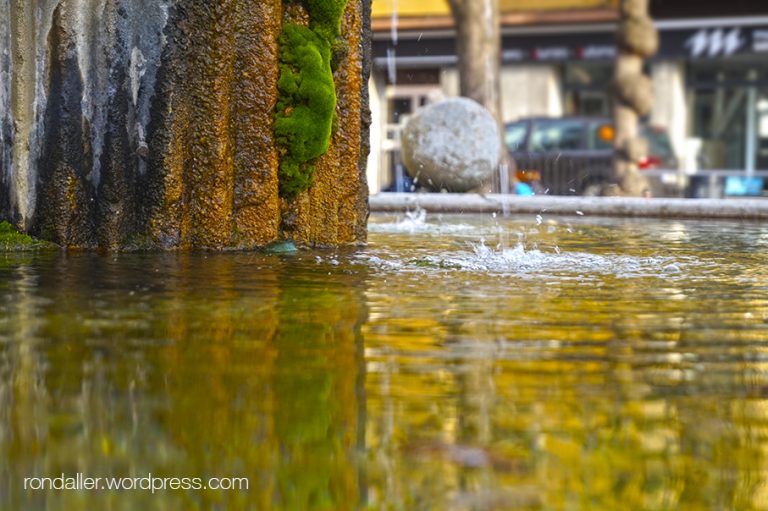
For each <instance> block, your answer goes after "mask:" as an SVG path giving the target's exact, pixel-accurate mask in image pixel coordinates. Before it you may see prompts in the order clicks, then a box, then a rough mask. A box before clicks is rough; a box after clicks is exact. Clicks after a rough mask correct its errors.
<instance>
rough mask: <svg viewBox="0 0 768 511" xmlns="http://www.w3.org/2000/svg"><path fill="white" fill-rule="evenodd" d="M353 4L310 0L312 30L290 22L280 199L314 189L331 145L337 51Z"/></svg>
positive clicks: (279, 122)
mask: <svg viewBox="0 0 768 511" xmlns="http://www.w3.org/2000/svg"><path fill="white" fill-rule="evenodd" d="M346 3H347V0H304V4H305V6H306V8H307V12H308V13H309V18H310V22H309V26H308V27H305V26H303V25H299V24H297V23H286V24H285V25H284V26H283V30H282V33H281V35H280V79H279V81H278V93H279V95H278V101H277V113H276V117H275V138H276V140H277V143H278V146H279V147H280V156H281V159H280V170H279V187H280V196H281V197H284V198H286V199H293V198H295V197H296V196H297V195H298V194H299V193H301V192H303V191H304V190H306V189H308V188H309V187H310V186H311V184H312V178H313V175H314V170H315V166H314V161H315V160H316V159H317V158H318V157H320V156H322V155H323V154H325V152H326V151H327V150H328V147H329V146H330V141H331V133H332V131H333V122H334V115H335V110H336V87H335V84H334V82H333V70H332V67H331V57H332V48H333V47H334V45H335V43H336V39H337V38H338V37H339V34H340V25H341V15H342V13H343V12H344V8H345V7H346Z"/></svg>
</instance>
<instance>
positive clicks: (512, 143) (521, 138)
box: [504, 122, 528, 151]
mask: <svg viewBox="0 0 768 511" xmlns="http://www.w3.org/2000/svg"><path fill="white" fill-rule="evenodd" d="M527 132H528V123H525V122H513V123H511V124H507V125H506V126H505V127H504V143H505V144H506V145H507V149H508V150H509V151H518V150H520V149H523V143H524V142H525V135H526V133H527Z"/></svg>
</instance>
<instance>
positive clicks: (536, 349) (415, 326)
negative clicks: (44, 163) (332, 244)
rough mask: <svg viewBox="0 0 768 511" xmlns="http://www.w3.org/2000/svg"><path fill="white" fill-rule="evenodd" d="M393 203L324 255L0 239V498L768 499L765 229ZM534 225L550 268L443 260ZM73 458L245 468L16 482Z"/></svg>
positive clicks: (501, 503) (128, 470) (93, 468)
mask: <svg viewBox="0 0 768 511" xmlns="http://www.w3.org/2000/svg"><path fill="white" fill-rule="evenodd" d="M390 221H391V220H390V219H387V218H375V219H374V224H373V228H372V234H371V243H370V246H369V247H368V248H367V249H364V250H361V251H341V252H339V253H335V252H328V251H320V252H307V253H300V254H298V255H286V256H277V255H268V254H243V253H241V254H221V255H212V254H208V255H206V254H195V255H189V254H132V255H130V254H129V255H119V256H114V255H113V256H109V257H102V256H96V255H90V254H71V255H60V254H38V255H14V254H10V255H0V509H2V510H5V509H9V510H15V509H25V510H26V509H30V510H59V509H61V510H75V511H78V510H91V509H146V510H153V509H158V510H160V509H162V510H166V509H170V510H175V509H179V510H189V509H234V510H237V509H257V510H314V509H317V510H337V509H338V510H346V509H361V510H373V509H376V510H379V509H381V510H385V509H386V510H421V509H424V510H432V509H441V510H457V511H459V510H462V511H463V510H493V509H542V510H549V509H589V510H592V509H654V510H655V509H659V510H662V509H697V510H698V509H713V510H714V509H768V490H767V488H768V486H767V483H768V478H767V477H766V475H767V474H766V468H765V467H766V466H768V465H766V448H767V447H768V442H766V439H767V438H768V270H767V269H766V268H768V266H766V264H765V263H766V262H768V261H766V256H765V255H764V253H763V252H764V248H765V247H764V246H763V242H762V241H761V240H764V239H766V237H765V231H766V230H767V229H763V228H762V227H760V226H759V225H755V224H745V225H738V224H714V225H710V224H701V223H695V222H675V223H673V224H669V225H667V224H665V223H663V222H659V223H653V222H640V223H638V222H616V223H611V222H608V221H604V222H594V221H592V222H591V223H587V221H583V222H581V223H577V224H574V225H570V224H566V223H550V224H549V226H548V228H544V227H543V226H532V223H531V221H529V220H517V221H506V223H504V222H505V221H503V220H498V221H493V220H490V219H487V218H469V217H467V218H465V217H462V218H458V219H450V223H446V224H445V225H454V226H455V225H457V224H462V223H464V224H467V225H468V228H467V229H466V230H464V231H462V230H461V229H457V230H456V229H454V230H451V231H450V232H448V233H445V232H441V231H440V228H439V225H440V224H436V225H438V227H435V228H434V229H429V228H426V229H424V227H423V226H421V227H420V229H422V230H423V232H420V233H415V234H412V233H410V232H407V231H406V232H403V231H402V230H401V229H399V228H398V226H397V224H393V225H390V226H389V227H387V226H386V225H384V226H383V227H382V226H379V228H377V227H376V224H377V222H378V223H381V224H385V223H386V222H390ZM497 222H498V223H497ZM521 230H522V231H524V232H525V236H524V239H525V243H526V245H527V250H528V251H529V255H530V256H531V258H529V259H530V260H533V261H536V264H537V265H538V266H535V267H530V266H524V267H521V268H515V267H510V266H509V265H514V264H517V263H514V262H510V261H508V260H506V259H503V258H501V259H500V258H499V257H496V259H494V258H493V257H494V256H492V257H491V259H490V260H488V259H485V260H483V261H482V263H483V264H486V265H489V266H488V268H489V269H488V270H487V271H476V270H467V269H460V268H458V269H457V267H456V265H457V264H459V265H460V264H463V263H462V261H463V260H464V259H468V261H469V263H471V264H476V263H477V259H478V257H479V256H477V255H473V253H472V250H471V247H470V248H468V245H467V243H474V244H477V243H479V241H480V238H481V237H482V238H484V239H485V242H486V244H487V245H489V246H494V244H495V240H496V239H501V238H503V239H512V240H514V239H516V237H517V236H516V233H518V232H520V231H521ZM534 231H535V232H534ZM712 232H718V236H717V237H713V236H712ZM662 240H663V241H662ZM554 247H557V248H558V250H559V251H560V254H559V255H558V254H557V252H556V251H555V249H554ZM534 250H539V251H540V252H541V253H542V255H541V256H540V257H539V259H536V258H535V257H534V256H535V254H533V252H532V251H534ZM574 254H575V255H574ZM579 254H589V255H599V256H601V257H602V258H580V257H577V256H578V255H579ZM434 257H438V258H442V259H441V260H440V261H437V262H435V260H434V259H430V258H434ZM568 257H571V259H566V260H567V261H569V264H571V265H572V267H571V268H570V269H563V267H562V265H560V262H561V261H562V259H561V258H568ZM622 257H624V258H628V259H621V258H622ZM462 258H464V259H462ZM473 258H474V259H473ZM497 259H500V260H501V263H502V264H501V268H499V267H497V266H493V264H495V262H498V261H497ZM441 261H442V262H444V263H445V264H441ZM457 261H458V263H457ZM494 261H495V262H494ZM524 262H525V261H524ZM395 263H397V264H395ZM504 265H507V266H506V267H505V266H504ZM601 265H603V266H604V267H601ZM606 265H607V266H606ZM62 472H64V473H67V474H74V473H78V472H81V473H84V474H86V475H91V476H110V475H114V476H120V477H124V476H132V477H141V476H144V475H146V474H148V473H152V474H153V475H155V476H158V477H171V476H182V477H183V476H188V477H225V476H234V477H241V476H242V477H248V478H249V481H250V490H249V491H247V492H220V491H199V492H194V491H186V492H185V491H165V492H158V493H156V494H154V495H152V494H149V493H147V492H142V491H124V492H120V493H114V492H107V491H104V492H84V491H64V492H55V491H48V492H31V491H28V492H25V491H23V490H22V481H23V479H24V478H25V477H30V476H56V475H59V474H60V473H62Z"/></svg>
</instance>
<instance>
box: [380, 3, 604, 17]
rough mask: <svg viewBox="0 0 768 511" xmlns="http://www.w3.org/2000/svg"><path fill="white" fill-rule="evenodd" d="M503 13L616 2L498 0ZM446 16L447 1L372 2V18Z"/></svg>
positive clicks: (592, 6) (447, 11)
mask: <svg viewBox="0 0 768 511" xmlns="http://www.w3.org/2000/svg"><path fill="white" fill-rule="evenodd" d="M499 3H500V6H501V10H502V11H503V12H521V11H548V10H569V9H600V8H606V7H615V6H616V3H617V2H616V0H500V2H499ZM395 11H396V12H397V14H398V16H446V15H448V14H450V7H449V6H448V0H374V1H373V16H374V17H384V16H391V15H392V13H393V12H395Z"/></svg>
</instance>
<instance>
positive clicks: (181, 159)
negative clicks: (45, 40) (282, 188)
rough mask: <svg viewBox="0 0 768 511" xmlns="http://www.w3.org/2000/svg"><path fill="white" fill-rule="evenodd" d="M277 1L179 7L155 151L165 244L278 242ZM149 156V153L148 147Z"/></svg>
mask: <svg viewBox="0 0 768 511" xmlns="http://www.w3.org/2000/svg"><path fill="white" fill-rule="evenodd" d="M281 16H282V5H281V2H280V0H269V1H264V2H259V3H258V4H257V6H256V7H254V4H252V3H251V2H248V1H246V0H223V1H221V2H217V3H215V4H210V5H206V4H205V3H204V2H200V3H190V4H187V6H186V7H185V8H184V11H183V13H182V16H181V21H180V22H179V24H178V27H177V28H178V32H177V33H176V34H175V35H176V37H177V39H178V41H176V43H177V46H178V49H177V50H176V51H178V52H179V55H178V56H176V57H175V58H173V59H171V60H172V62H173V63H175V65H176V67H174V68H172V69H170V70H169V71H168V72H171V73H175V74H176V76H175V77H173V78H171V79H170V80H169V81H168V83H169V84H170V90H168V91H167V92H166V95H167V97H168V98H169V99H168V105H167V106H166V113H165V119H164V120H165V123H164V128H165V130H166V133H164V134H163V133H161V136H160V137H157V138H160V139H161V140H162V141H163V144H161V147H159V148H158V149H157V150H158V151H159V152H160V154H161V156H158V159H159V163H158V168H157V169H156V172H157V174H158V175H159V177H160V179H159V181H156V182H159V183H160V184H159V185H158V188H159V193H160V195H161V199H160V200H159V201H158V200H155V202H158V203H159V204H160V207H157V208H155V209H154V211H153V214H151V215H150V225H151V226H152V228H151V231H152V235H153V237H154V238H155V242H156V243H159V244H160V245H163V246H180V247H201V248H215V249H220V248H225V247H236V248H253V247H257V246H263V245H266V244H267V243H269V242H271V241H274V240H276V239H277V238H278V235H279V232H278V228H279V207H278V198H277V153H276V149H275V144H274V137H273V134H272V122H273V108H274V101H275V97H276V94H277V93H276V89H277V77H278V68H277V51H278V48H277V34H278V33H279V30H280V19H281ZM150 153H151V154H154V153H155V150H151V151H150Z"/></svg>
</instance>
